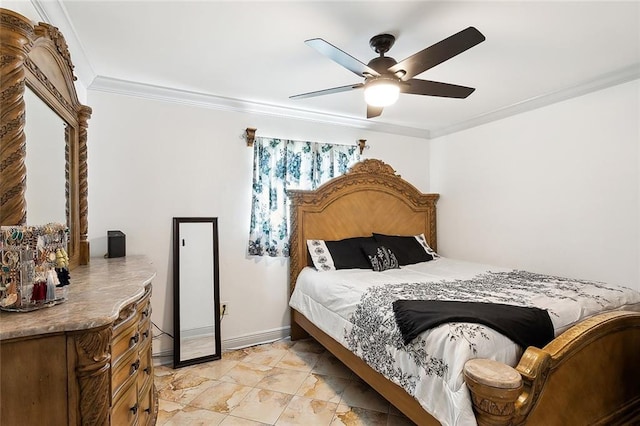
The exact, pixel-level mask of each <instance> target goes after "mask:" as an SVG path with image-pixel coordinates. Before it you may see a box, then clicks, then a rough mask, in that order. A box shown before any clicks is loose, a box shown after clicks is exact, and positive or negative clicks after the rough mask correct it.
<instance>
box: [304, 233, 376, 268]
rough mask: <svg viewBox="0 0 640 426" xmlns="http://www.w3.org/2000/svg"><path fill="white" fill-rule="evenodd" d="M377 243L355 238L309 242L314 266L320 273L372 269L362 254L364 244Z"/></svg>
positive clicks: (364, 238) (363, 238) (308, 245)
mask: <svg viewBox="0 0 640 426" xmlns="http://www.w3.org/2000/svg"><path fill="white" fill-rule="evenodd" d="M365 243H375V239H374V238H373V237H353V238H345V239H343V240H337V241H326V240H307V248H308V249H309V254H310V255H311V259H312V260H313V264H314V266H315V267H316V269H317V270H319V271H330V270H334V269H371V263H369V259H368V258H367V257H366V256H365V255H364V253H363V252H362V248H361V246H362V244H365Z"/></svg>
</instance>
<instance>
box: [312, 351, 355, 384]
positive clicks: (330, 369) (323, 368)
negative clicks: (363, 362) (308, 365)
mask: <svg viewBox="0 0 640 426" xmlns="http://www.w3.org/2000/svg"><path fill="white" fill-rule="evenodd" d="M311 372H312V373H317V374H323V375H325V376H335V377H342V378H345V379H351V378H353V377H355V376H354V374H353V373H352V372H351V370H349V369H348V368H347V367H346V366H345V365H344V364H343V363H342V362H340V361H339V360H338V358H336V357H334V356H333V355H331V354H330V353H328V352H327V353H325V354H323V355H322V356H320V358H318V362H317V363H316V365H315V366H314V367H313V368H312V369H311Z"/></svg>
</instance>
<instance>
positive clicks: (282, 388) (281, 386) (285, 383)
mask: <svg viewBox="0 0 640 426" xmlns="http://www.w3.org/2000/svg"><path fill="white" fill-rule="evenodd" d="M306 377H307V373H305V372H304V371H296V370H287V369H285V368H278V367H273V368H272V369H271V370H270V371H269V374H267V376H265V378H264V379H262V380H260V382H258V384H257V385H256V387H257V388H260V389H268V390H272V391H276V392H282V393H288V394H291V395H293V394H295V393H296V392H297V390H298V389H299V388H300V385H301V384H302V382H304V379H305V378H306Z"/></svg>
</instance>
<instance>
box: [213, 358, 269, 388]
mask: <svg viewBox="0 0 640 426" xmlns="http://www.w3.org/2000/svg"><path fill="white" fill-rule="evenodd" d="M272 368H273V367H269V366H266V365H259V364H251V363H247V362H244V361H243V362H239V363H238V364H237V365H236V366H235V367H233V368H232V369H231V370H229V371H227V373H226V374H225V375H224V376H222V377H220V380H221V381H223V382H229V383H238V384H240V385H245V386H251V387H254V386H255V385H257V384H258V382H260V380H262V379H264V378H265V377H266V376H267V374H269V371H271V369H272Z"/></svg>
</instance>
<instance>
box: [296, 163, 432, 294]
mask: <svg viewBox="0 0 640 426" xmlns="http://www.w3.org/2000/svg"><path fill="white" fill-rule="evenodd" d="M288 193H289V196H290V197H291V202H292V206H291V238H290V247H289V255H290V266H289V268H290V276H289V279H290V290H291V291H293V288H294V286H295V282H296V278H297V277H298V274H299V273H300V271H301V270H302V269H303V268H304V267H305V266H307V264H308V263H307V262H308V256H307V243H306V242H307V240H308V239H323V240H338V239H342V238H348V237H359V236H369V235H371V233H372V232H377V233H382V234H390V235H416V234H424V235H425V237H426V238H427V241H428V243H429V245H430V246H431V247H432V248H433V249H434V250H437V236H436V202H437V200H438V197H439V195H438V194H423V193H422V192H420V191H419V190H418V189H417V188H416V187H415V186H413V185H412V184H410V183H409V182H407V181H405V180H404V179H402V178H401V177H400V175H398V174H396V172H395V170H394V169H393V168H392V167H391V166H389V165H388V164H385V163H384V162H382V161H380V160H374V159H369V160H364V161H361V162H359V163H357V164H355V165H353V167H351V169H350V170H349V172H347V173H346V174H344V175H342V176H339V177H337V178H335V179H332V180H331V181H329V182H327V183H325V184H324V185H322V186H321V187H319V188H318V189H316V190H315V191H299V190H293V191H289V192H288Z"/></svg>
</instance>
